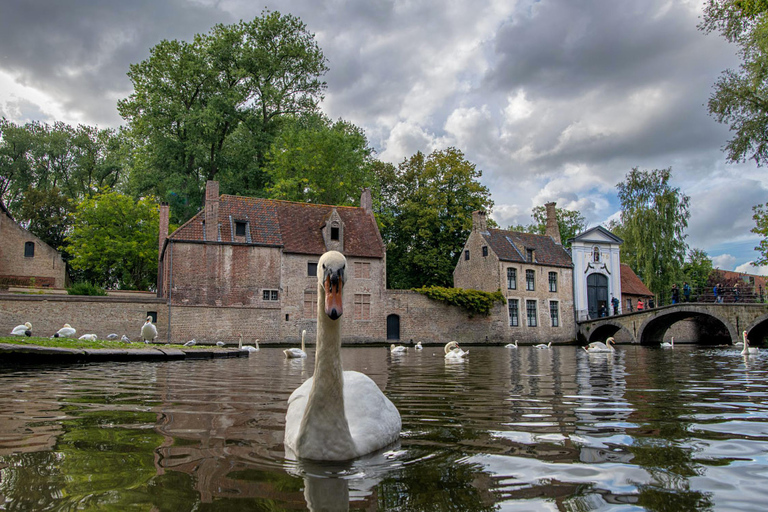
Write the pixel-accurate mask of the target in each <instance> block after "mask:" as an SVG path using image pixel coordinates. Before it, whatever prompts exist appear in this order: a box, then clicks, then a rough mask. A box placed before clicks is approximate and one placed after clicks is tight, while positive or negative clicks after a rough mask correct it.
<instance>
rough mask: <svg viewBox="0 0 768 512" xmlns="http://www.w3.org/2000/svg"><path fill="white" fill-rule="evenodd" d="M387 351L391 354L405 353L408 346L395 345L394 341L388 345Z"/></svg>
mask: <svg viewBox="0 0 768 512" xmlns="http://www.w3.org/2000/svg"><path fill="white" fill-rule="evenodd" d="M389 351H390V352H391V353H393V354H405V353H406V352H408V347H404V346H402V345H395V344H394V343H393V344H391V345H390V346H389Z"/></svg>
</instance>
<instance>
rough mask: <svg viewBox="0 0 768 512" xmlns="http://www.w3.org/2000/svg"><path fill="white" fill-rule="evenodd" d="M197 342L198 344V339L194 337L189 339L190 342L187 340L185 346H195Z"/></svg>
mask: <svg viewBox="0 0 768 512" xmlns="http://www.w3.org/2000/svg"><path fill="white" fill-rule="evenodd" d="M196 344H197V340H195V339H194V338H192V339H191V340H189V341H188V342H186V343H185V344H184V346H185V347H194V346H195V345H196Z"/></svg>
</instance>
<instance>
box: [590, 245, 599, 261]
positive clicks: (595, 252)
mask: <svg viewBox="0 0 768 512" xmlns="http://www.w3.org/2000/svg"><path fill="white" fill-rule="evenodd" d="M592 261H594V262H595V263H598V262H599V261H600V248H599V247H597V246H595V248H594V249H592Z"/></svg>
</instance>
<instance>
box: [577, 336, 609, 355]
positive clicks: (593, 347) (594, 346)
mask: <svg viewBox="0 0 768 512" xmlns="http://www.w3.org/2000/svg"><path fill="white" fill-rule="evenodd" d="M613 345H614V340H613V336H611V337H609V338H608V339H607V340H605V343H603V342H602V341H595V342H592V343H590V344H589V345H587V346H586V347H584V350H586V351H587V352H589V353H590V354H599V353H602V352H613V351H614V350H613Z"/></svg>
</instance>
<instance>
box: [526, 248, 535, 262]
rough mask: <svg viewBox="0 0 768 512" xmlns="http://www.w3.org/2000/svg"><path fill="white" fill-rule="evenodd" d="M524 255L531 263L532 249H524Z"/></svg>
mask: <svg viewBox="0 0 768 512" xmlns="http://www.w3.org/2000/svg"><path fill="white" fill-rule="evenodd" d="M525 257H526V259H527V260H528V261H529V262H531V263H533V258H534V255H533V249H526V250H525Z"/></svg>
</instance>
